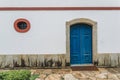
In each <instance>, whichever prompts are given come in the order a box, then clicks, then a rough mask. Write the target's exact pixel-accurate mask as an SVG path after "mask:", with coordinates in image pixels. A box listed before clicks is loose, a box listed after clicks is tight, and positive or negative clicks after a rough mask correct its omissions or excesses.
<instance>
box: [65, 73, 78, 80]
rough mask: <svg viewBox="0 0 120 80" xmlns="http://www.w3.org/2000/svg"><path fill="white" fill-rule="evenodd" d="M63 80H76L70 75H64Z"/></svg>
mask: <svg viewBox="0 0 120 80" xmlns="http://www.w3.org/2000/svg"><path fill="white" fill-rule="evenodd" d="M64 80H78V79H77V78H75V77H74V76H73V75H72V74H65V76H64Z"/></svg>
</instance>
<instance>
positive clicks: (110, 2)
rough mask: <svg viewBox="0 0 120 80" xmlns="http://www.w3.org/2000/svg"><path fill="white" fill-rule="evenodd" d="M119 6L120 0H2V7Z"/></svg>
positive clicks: (0, 2)
mask: <svg viewBox="0 0 120 80" xmlns="http://www.w3.org/2000/svg"><path fill="white" fill-rule="evenodd" d="M6 6H10V7H21V6H22V7H23V6H24V7H26V6H27V7H28V6H29V7H33V6H37V7H50V6H52V7H53V6H77V7H78V6H104V7H106V6H111V7H114V6H119V7H120V0H0V7H6Z"/></svg>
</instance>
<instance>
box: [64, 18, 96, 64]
mask: <svg viewBox="0 0 120 80" xmlns="http://www.w3.org/2000/svg"><path fill="white" fill-rule="evenodd" d="M76 23H85V24H88V25H90V26H91V27H92V63H94V62H95V61H96V60H97V22H95V21H93V20H90V19H87V18H77V19H73V20H70V21H68V22H66V63H70V26H71V25H73V24H76Z"/></svg>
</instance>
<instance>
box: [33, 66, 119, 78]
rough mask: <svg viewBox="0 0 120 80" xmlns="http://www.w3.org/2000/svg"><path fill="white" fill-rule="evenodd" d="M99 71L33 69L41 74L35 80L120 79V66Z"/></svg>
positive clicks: (34, 72)
mask: <svg viewBox="0 0 120 80" xmlns="http://www.w3.org/2000/svg"><path fill="white" fill-rule="evenodd" d="M98 69H99V71H72V70H71V69H33V70H31V74H39V77H38V78H36V79H35V80H120V68H98Z"/></svg>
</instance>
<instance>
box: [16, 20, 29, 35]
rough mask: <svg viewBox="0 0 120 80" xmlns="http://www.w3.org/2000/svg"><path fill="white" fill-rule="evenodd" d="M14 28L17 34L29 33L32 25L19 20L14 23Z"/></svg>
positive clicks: (26, 21)
mask: <svg viewBox="0 0 120 80" xmlns="http://www.w3.org/2000/svg"><path fill="white" fill-rule="evenodd" d="M14 28H15V30H16V31H17V32H21V33H24V32H27V31H29V29H30V23H29V21H28V20H26V19H17V20H16V21H15V23H14Z"/></svg>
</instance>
